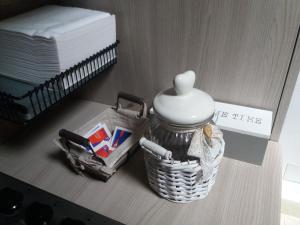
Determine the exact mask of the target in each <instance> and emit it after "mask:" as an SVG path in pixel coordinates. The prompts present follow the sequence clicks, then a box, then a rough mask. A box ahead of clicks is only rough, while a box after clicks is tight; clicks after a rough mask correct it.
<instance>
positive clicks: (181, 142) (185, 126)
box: [147, 71, 214, 161]
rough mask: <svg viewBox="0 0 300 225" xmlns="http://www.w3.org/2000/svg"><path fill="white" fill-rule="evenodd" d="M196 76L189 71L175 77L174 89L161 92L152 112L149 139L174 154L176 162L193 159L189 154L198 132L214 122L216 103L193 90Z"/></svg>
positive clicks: (201, 92) (202, 93) (198, 91)
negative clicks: (194, 136)
mask: <svg viewBox="0 0 300 225" xmlns="http://www.w3.org/2000/svg"><path fill="white" fill-rule="evenodd" d="M194 83H195V73H194V72H193V71H187V72H185V73H183V74H179V75H177V76H176V77H175V78H174V81H173V87H172V88H169V89H167V90H164V91H161V92H160V93H158V94H157V95H156V96H155V98H154V101H153V108H151V109H150V126H149V131H148V135H147V137H148V138H149V139H150V140H151V141H153V142H154V143H156V144H159V145H160V146H162V147H164V148H166V149H167V150H169V151H171V152H172V155H173V159H175V160H181V161H185V160H187V159H190V157H188V156H187V151H188V148H189V146H190V143H191V140H192V138H193V134H194V132H195V130H196V129H198V128H202V127H203V126H205V125H207V124H209V123H211V122H212V118H213V115H214V101H213V99H212V97H211V96H209V95H208V94H207V93H205V92H203V91H201V90H199V89H196V88H194V87H193V86H194Z"/></svg>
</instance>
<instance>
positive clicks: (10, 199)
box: [0, 188, 24, 215]
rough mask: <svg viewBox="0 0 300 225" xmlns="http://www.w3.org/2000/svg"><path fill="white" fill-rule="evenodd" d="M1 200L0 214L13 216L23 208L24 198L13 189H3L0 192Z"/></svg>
mask: <svg viewBox="0 0 300 225" xmlns="http://www.w3.org/2000/svg"><path fill="white" fill-rule="evenodd" d="M0 199H1V201H0V213H1V214H4V215H13V214H15V213H16V212H17V211H18V210H19V209H20V208H21V207H22V203H23V199H24V196H23V194H22V193H21V192H18V191H15V190H13V189H11V188H3V189H2V190H0Z"/></svg>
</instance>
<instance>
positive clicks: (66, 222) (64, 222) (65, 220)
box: [59, 218, 85, 225]
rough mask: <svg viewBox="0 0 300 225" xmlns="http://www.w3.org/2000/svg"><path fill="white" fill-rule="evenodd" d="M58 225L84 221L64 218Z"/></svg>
mask: <svg viewBox="0 0 300 225" xmlns="http://www.w3.org/2000/svg"><path fill="white" fill-rule="evenodd" d="M59 225H85V223H84V222H82V221H80V220H75V219H71V218H65V219H63V220H62V221H61V223H60V224H59Z"/></svg>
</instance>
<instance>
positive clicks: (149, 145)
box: [140, 137, 172, 159]
mask: <svg viewBox="0 0 300 225" xmlns="http://www.w3.org/2000/svg"><path fill="white" fill-rule="evenodd" d="M140 145H141V146H142V147H143V148H146V149H147V150H149V151H151V152H153V153H154V154H157V155H159V156H161V157H163V158H165V159H171V158H172V152H171V151H168V150H167V149H165V148H163V147H161V146H160V145H158V144H156V143H154V142H152V141H149V140H148V139H146V138H145V137H142V138H141V139H140Z"/></svg>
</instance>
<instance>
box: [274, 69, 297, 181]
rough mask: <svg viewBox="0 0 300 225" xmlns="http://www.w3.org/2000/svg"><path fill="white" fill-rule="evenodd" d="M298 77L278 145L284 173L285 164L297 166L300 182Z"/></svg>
mask: <svg viewBox="0 0 300 225" xmlns="http://www.w3.org/2000/svg"><path fill="white" fill-rule="evenodd" d="M299 74H300V73H299ZM299 77H300V76H299V75H298V79H297V82H296V86H295V89H294V93H293V96H292V99H291V102H290V106H289V109H288V112H287V115H286V118H285V121H284V125H283V128H282V131H281V135H280V138H279V143H280V144H281V147H282V154H283V155H282V157H283V170H284V171H285V169H286V166H287V164H289V165H296V166H297V167H298V166H299V174H296V175H297V176H298V179H297V180H300V78H299ZM287 171H289V170H287ZM286 175H287V174H286ZM290 175H291V174H290ZM294 175H295V173H294ZM294 175H293V176H294Z"/></svg>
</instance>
